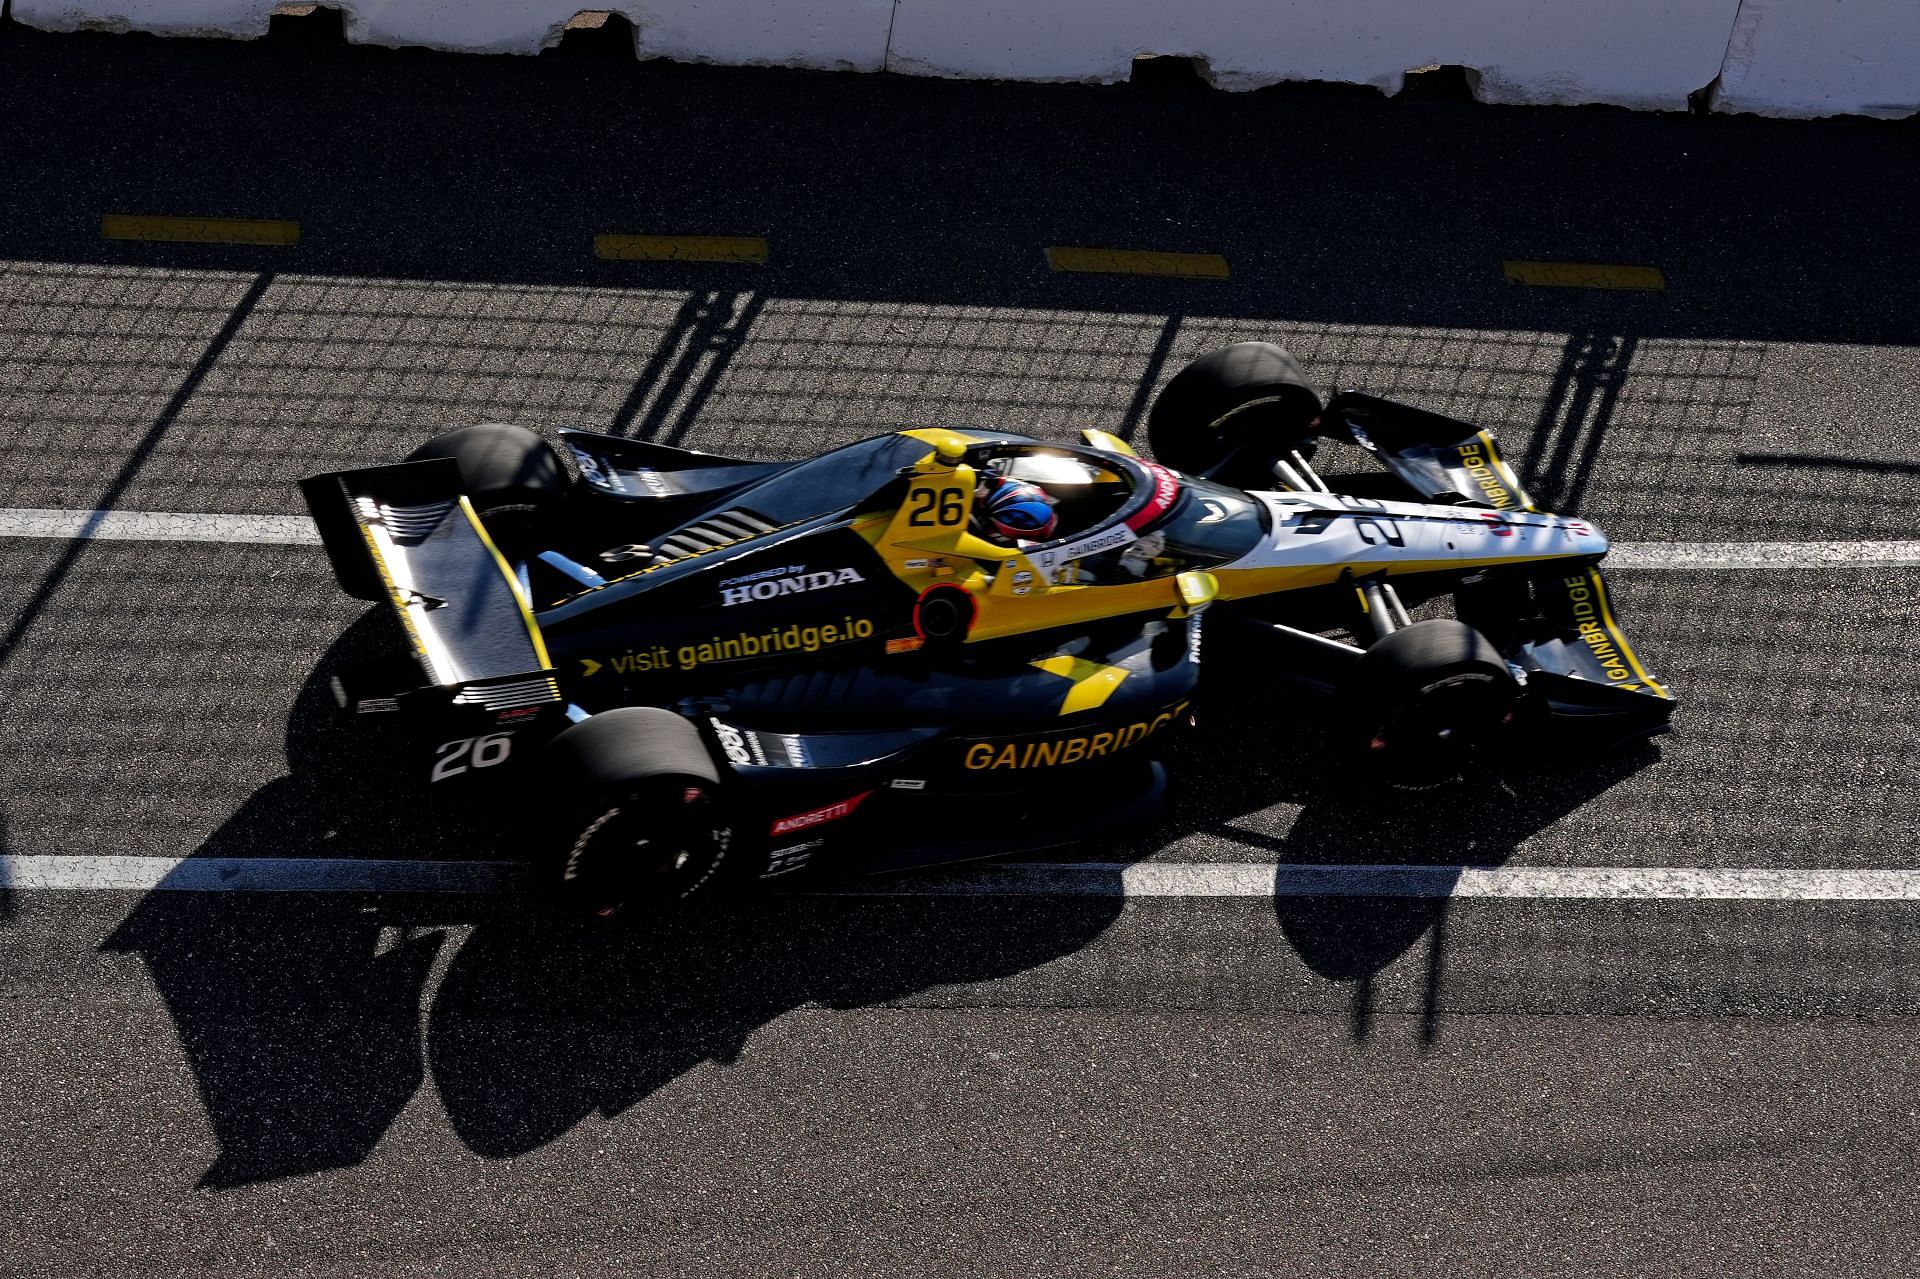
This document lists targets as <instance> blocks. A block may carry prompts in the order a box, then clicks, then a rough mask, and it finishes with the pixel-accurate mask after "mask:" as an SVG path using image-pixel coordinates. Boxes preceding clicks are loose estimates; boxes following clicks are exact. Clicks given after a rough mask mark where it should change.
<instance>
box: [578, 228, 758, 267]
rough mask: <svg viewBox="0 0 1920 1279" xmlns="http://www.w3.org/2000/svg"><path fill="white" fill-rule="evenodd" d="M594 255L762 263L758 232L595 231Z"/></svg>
mask: <svg viewBox="0 0 1920 1279" xmlns="http://www.w3.org/2000/svg"><path fill="white" fill-rule="evenodd" d="M593 255H594V256H595V257H597V258H602V259H605V260H606V261H609V262H747V263H753V264H756V265H758V264H764V263H765V262H766V260H767V242H766V240H765V239H763V238H762V237H760V236H757V235H596V236H594V237H593Z"/></svg>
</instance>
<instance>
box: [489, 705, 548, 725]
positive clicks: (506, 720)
mask: <svg viewBox="0 0 1920 1279" xmlns="http://www.w3.org/2000/svg"><path fill="white" fill-rule="evenodd" d="M541 709H542V708H541V707H538V706H516V707H514V708H513V709H512V710H505V711H501V712H500V713H499V714H497V715H495V716H494V717H493V722H494V723H496V724H511V723H513V722H515V721H516V720H523V719H532V718H533V717H534V716H536V715H538V714H539V713H540V711H541Z"/></svg>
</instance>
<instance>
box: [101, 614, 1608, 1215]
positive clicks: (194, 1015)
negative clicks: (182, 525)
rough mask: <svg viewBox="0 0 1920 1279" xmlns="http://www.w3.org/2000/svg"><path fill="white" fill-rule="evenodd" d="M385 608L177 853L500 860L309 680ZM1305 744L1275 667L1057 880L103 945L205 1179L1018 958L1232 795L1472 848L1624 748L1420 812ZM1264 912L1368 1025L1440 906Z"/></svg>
mask: <svg viewBox="0 0 1920 1279" xmlns="http://www.w3.org/2000/svg"><path fill="white" fill-rule="evenodd" d="M389 625H390V624H389V623H388V622H387V621H386V620H385V619H384V618H382V617H381V616H380V615H378V614H369V615H368V616H367V617H366V618H364V619H363V620H362V621H361V622H359V623H356V624H355V625H354V626H353V627H352V628H350V629H349V630H348V631H347V632H346V633H345V634H344V635H343V636H342V637H341V639H340V640H339V641H338V642H337V643H336V644H335V646H334V648H333V649H332V650H331V651H330V652H329V654H328V655H327V657H326V658H325V659H323V661H322V662H321V664H320V665H319V667H318V668H317V669H316V670H315V671H314V673H313V674H312V675H311V676H310V677H309V679H308V680H307V682H306V685H305V686H304V688H303V690H302V692H301V694H300V696H299V698H298V699H297V701H296V704H295V706H294V708H293V711H292V714H291V716H290V718H289V723H288V732H287V746H288V760H289V765H290V771H289V775H288V776H286V777H283V778H280V779H278V780H276V781H274V782H272V783H270V784H269V785H267V786H264V787H262V788H261V789H260V790H259V791H258V792H256V793H255V795H254V796H253V797H252V798H251V799H250V800H249V801H248V802H247V803H246V804H245V805H243V806H242V808H241V809H240V810H239V811H237V812H236V813H235V814H234V815H233V817H232V818H231V819H229V820H228V821H227V822H226V823H224V824H223V825H222V827H221V828H220V829H219V830H218V831H217V832H215V834H214V835H212V836H211V837H210V838H209V839H208V840H207V841H206V843H205V844H204V845H203V846H202V847H201V848H200V849H199V850H197V853H196V855H197V856H201V857H243V856H257V855H262V854H266V855H274V856H282V857H347V856H353V855H363V856H364V855H369V854H371V855H378V856H388V857H391V856H400V855H404V856H411V857H421V858H428V859H432V858H449V857H454V858H488V857H499V856H511V855H512V851H513V850H512V847H511V840H510V839H509V838H506V837H503V835H502V833H501V832H500V831H499V830H498V829H495V828H493V827H492V826H491V825H490V823H489V820H488V818H487V816H486V814H485V812H484V810H478V809H463V808H462V807H461V806H460V805H457V804H449V803H444V802H441V801H438V800H437V799H436V798H435V797H433V796H431V795H429V794H427V793H425V791H424V789H423V788H420V787H409V786H406V785H403V784H397V782H396V778H397V777H398V776H400V774H399V772H398V764H399V760H400V756H399V754H398V752H397V751H396V749H395V748H394V746H393V744H392V743H391V742H390V741H389V740H387V736H386V735H385V734H382V733H380V732H377V731H376V732H372V733H362V732H359V731H356V726H355V725H353V724H351V723H343V722H342V721H340V720H339V719H338V717H337V716H335V715H334V714H333V713H332V710H331V697H330V694H329V692H328V684H327V681H328V677H329V676H330V675H331V674H332V672H333V671H334V670H335V669H336V668H337V667H338V666H339V665H340V664H341V663H344V662H347V661H351V660H356V659H358V658H361V657H364V656H367V655H369V654H373V653H377V652H379V651H382V649H383V648H384V647H385V646H387V645H389V644H391V643H393V642H394V636H393V635H392V633H391V631H390V630H388V629H387V627H388V626H389ZM1219 700H1222V701H1225V700H1227V699H1219ZM1275 724H1289V725H1291V726H1293V728H1294V731H1290V732H1287V733H1276V732H1275V731H1274V725H1275ZM1314 740H1315V735H1314V732H1313V729H1312V727H1311V725H1310V723H1308V722H1307V721H1305V720H1304V719H1303V718H1302V716H1301V714H1300V712H1299V711H1298V709H1297V705H1296V704H1295V703H1294V702H1293V701H1291V700H1290V699H1288V698H1286V697H1285V695H1284V694H1283V693H1281V692H1280V691H1278V690H1270V691H1268V692H1267V693H1266V694H1263V695H1255V696H1247V695H1245V694H1244V693H1242V694H1237V695H1236V696H1235V697H1233V698H1232V699H1231V703H1230V705H1225V706H1222V707H1221V709H1220V711H1219V713H1218V714H1217V715H1216V716H1215V722H1214V723H1213V724H1212V725H1210V726H1209V731H1208V732H1207V733H1205V734H1200V735H1196V737H1195V738H1194V739H1193V743H1194V744H1193V751H1192V757H1191V758H1189V759H1187V760H1186V761H1185V764H1186V767H1187V768H1188V769H1189V770H1190V771H1192V772H1193V773H1195V774H1196V775H1197V776H1201V777H1205V778H1207V779H1208V783H1207V785H1206V787H1205V788H1204V790H1203V789H1201V788H1199V787H1194V788H1191V792H1192V793H1191V794H1190V795H1189V796H1188V797H1187V798H1185V799H1182V800H1179V801H1177V802H1176V803H1175V805H1174V806H1173V808H1172V809H1171V811H1170V812H1169V815H1168V819H1167V821H1166V822H1165V823H1164V824H1163V825H1162V826H1161V827H1159V828H1157V829H1155V830H1152V831H1146V832H1141V834H1140V835H1139V836H1138V837H1137V838H1136V839H1135V840H1134V841H1133V843H1132V844H1130V845H1128V846H1126V847H1124V848H1122V849H1121V850H1119V851H1118V852H1117V853H1116V851H1115V850H1114V849H1112V848H1109V849H1107V850H1105V851H1104V852H1103V853H1102V854H1101V856H1102V858H1103V867H1102V869H1099V870H1093V869H1089V871H1088V872H1087V873H1088V874H1091V875H1095V876H1098V875H1101V874H1110V875H1112V876H1113V879H1114V882H1113V883H1112V884H1109V885H1104V886H1102V885H1098V884H1095V885H1089V886H1088V887H1089V888H1090V889H1091V891H1088V892H1085V893H1082V894H1076V895H1072V896H1059V897H957V898H956V897H919V898H916V897H907V896H901V897H887V898H865V897H862V898H855V897H832V896H768V897H762V898H757V899H748V900H745V901H740V902H735V903H720V904H712V905H707V906H703V907H700V908H698V909H696V910H694V911H692V912H690V913H687V914H684V915H682V916H679V917H676V918H674V919H672V920H670V921H656V922H648V923H632V924H623V925H616V926H608V925H605V924H602V923H598V922H597V921H591V922H583V921H578V920H573V919H569V918H562V917H558V916H556V915H554V914H552V913H551V912H549V911H548V910H546V909H545V908H544V907H542V906H540V905H539V904H537V903H535V902H532V901H530V900H527V899H521V898H512V897H472V898H461V897H448V896H438V897H422V896H401V895H392V894H389V895H380V896H372V895H355V896H350V897H349V896H341V895H337V894H320V893H187V892H169V891H156V892H153V893H150V894H148V896H147V897H146V898H145V899H144V900H143V901H142V902H141V903H140V904H139V905H138V906H137V907H136V908H135V910H134V911H133V912H132V914H131V915H130V916H129V917H128V918H127V919H126V920H125V921H124V922H123V923H122V924H121V926H120V927H119V928H118V929H116V930H115V932H114V933H113V934H112V936H111V937H109V938H108V940H107V941H106V942H105V943H104V946H105V948H107V949H111V950H117V951H126V952H137V953H138V954H139V955H140V956H141V957H142V959H143V960H144V962H145V963H146V965H147V967H148V969H149V971H150V972H151V974H152V976H153V980H154V983H155V985H156V986H157V987H158V989H159V991H160V993H161V995H162V997H163V998H164V999H165V1000H166V1002H167V1004H168V1007H169V1010H170V1012H171V1014H172V1016H173V1019H174V1022H175V1025H176V1028H177V1030H178V1033H179V1036H180V1041H181V1044H182V1046H183V1047H184V1049H185V1052H186V1055H187V1058H188V1060H189V1062H190V1063H191V1065H192V1068H193V1070H194V1074H195V1078H196V1081H197V1083H198V1085H199V1090H200V1093H201V1096H202V1098H203V1100H204V1103H205V1106H206V1110H207V1115H208V1118H209V1122H210V1124H211V1127H212V1129H213V1134H214V1137H215V1140H216V1142H217V1145H218V1155H217V1158H216V1159H215V1160H214V1162H213V1164H212V1166H211V1167H209V1168H208V1169H207V1171H206V1173H205V1174H204V1176H203V1177H202V1180H201V1184H202V1185H203V1186H205V1187H209V1188H214V1189H221V1188H228V1187H234V1186H240V1185H245V1184H249V1183H254V1182H258V1181H263V1180H268V1179H272V1178H277V1177H285V1176H294V1175H300V1174H307V1173H314V1172H320V1171H324V1170H328V1169H337V1168H344V1167H351V1166H353V1165H355V1164H358V1163H360V1162H361V1161H363V1160H365V1159H366V1158H367V1157H368V1156H369V1155H370V1154H371V1153H372V1151H373V1150H374V1148H375V1147H376V1146H377V1145H378V1144H379V1143H380V1141H381V1140H382V1138H383V1137H384V1136H385V1134H386V1133H387V1131H388V1129H389V1128H390V1127H391V1126H392V1125H393V1124H394V1122H395V1121H396V1120H397V1119H398V1118H399V1116H400V1115H401V1113H402V1112H403V1111H404V1110H406V1109H407V1108H408V1107H409V1106H410V1105H411V1104H413V1103H414V1101H415V1098H416V1097H417V1096H418V1094H419V1093H420V1090H421V1086H422V1084H423V1083H425V1082H426V1081H427V1079H428V1078H431V1079H432V1081H433V1084H434V1086H435V1089H434V1090H435V1092H437V1095H438V1098H439V1100H440V1102H441V1104H442V1105H443V1106H444V1108H445V1113H446V1115H447V1118H448V1120H449V1122H450V1123H451V1126H452V1128H453V1129H454V1131H455V1133H456V1134H457V1135H458V1136H459V1138H460V1140H461V1141H462V1142H463V1143H464V1144H465V1145H466V1146H467V1147H468V1148H470V1149H471V1150H473V1151H475V1152H476V1153H478V1154H481V1155H484V1156H488V1157H496V1158H498V1157H507V1156H513V1155H517V1154H522V1153H525V1152H528V1151H531V1150H534V1149H537V1148H539V1147H541V1146H543V1145H545V1144H546V1143H548V1142H551V1141H553V1140H555V1139H557V1138H559V1137H561V1136H562V1135H564V1134H565V1133H567V1132H568V1131H570V1130H571V1129H572V1128H573V1127H574V1126H575V1125H576V1124H578V1123H580V1122H581V1121H582V1120H583V1119H585V1118H587V1117H588V1116H591V1115H596V1114H597V1115H601V1116H612V1115H617V1114H619V1113H620V1112H622V1111H623V1110H626V1109H627V1108H629V1107H631V1106H633V1105H635V1104H636V1103H639V1102H641V1101H643V1100H644V1099H645V1098H646V1097H648V1096H649V1095H650V1094H652V1093H654V1092H655V1091H656V1090H658V1089H660V1088H661V1087H663V1086H664V1085H666V1084H668V1083H670V1082H671V1081H673V1080H674V1079H676V1078H678V1077H679V1076H680V1075H682V1074H684V1073H686V1072H687V1071H689V1070H692V1069H695V1068H697V1067H699V1066H700V1065H702V1064H703V1063H709V1062H716V1063H725V1062H729V1061H731V1060H733V1059H734V1058H735V1057H737V1056H738V1055H739V1054H740V1053H741V1051H742V1049H743V1046H744V1045H745V1044H746V1043H747V1041H748V1040H749V1039H750V1038H751V1037H752V1036H753V1035H754V1034H755V1032H756V1031H758V1030H759V1029H760V1028H761V1027H763V1026H765V1025H767V1024H768V1023H769V1022H771V1021H773V1020H774V1019H776V1018H778V1017H781V1016H783V1015H784V1014H787V1013H789V1012H791V1011H793V1010H795V1009H799V1008H803V1007H807V1006H824V1007H829V1008H857V1007H866V1006H886V1005H888V1004H891V1003H896V1002H902V1001H907V1000H913V999H916V998H920V997H923V996H924V995H925V993H926V992H927V991H929V990H930V989H931V988H934V987H941V986H955V985H959V986H964V985H966V984H969V983H988V982H1002V981H1006V980H1008V979H1014V980H1018V979H1019V976H1020V974H1023V973H1026V972H1028V971H1029V970H1032V969H1035V968H1038V967H1039V966H1041V965H1044V964H1047V963H1049V962H1050V961H1053V960H1056V959H1059V958H1061V957H1063V956H1066V955H1070V954H1073V953H1075V952H1077V951H1079V950H1080V949H1082V948H1083V947H1086V946H1087V945H1089V944H1090V943H1092V942H1093V941H1094V940H1095V939H1097V938H1098V937H1100V936H1101V934H1102V933H1104V932H1105V931H1106V930H1107V929H1108V927H1109V926H1111V925H1112V924H1113V923H1114V922H1115V920H1116V919H1117V918H1118V917H1119V915H1120V914H1121V912H1122V911H1123V909H1124V908H1125V898H1124V893H1123V891H1122V888H1121V885H1120V883H1119V880H1120V876H1121V870H1120V867H1122V866H1124V865H1125V864H1127V862H1129V861H1131V860H1133V859H1134V858H1135V857H1138V856H1146V855H1149V854H1151V853H1152V852H1154V851H1155V850H1156V848H1157V847H1160V846H1164V844H1165V843H1166V842H1167V841H1168V840H1170V839H1177V838H1180V837H1182V836H1184V835H1189V834H1195V833H1205V832H1213V833H1218V832H1220V831H1221V830H1222V829H1223V827H1222V822H1223V821H1229V820H1231V819H1232V817H1233V816H1234V815H1237V814H1245V813H1252V812H1257V811H1260V810H1264V809H1267V808H1270V807H1272V806H1274V805H1276V804H1286V803H1295V804H1300V805H1301V806H1302V809H1301V812H1300V814H1299V816H1298V817H1297V818H1296V819H1295V820H1294V822H1293V824H1292V827H1291V829H1290V830H1288V831H1286V832H1285V833H1284V834H1282V835H1278V836H1275V837H1272V838H1268V837H1264V836H1257V835H1249V834H1247V833H1246V832H1244V831H1239V830H1235V831H1234V832H1233V835H1232V837H1233V838H1237V839H1241V840H1243V841H1246V840H1251V841H1252V842H1254V843H1256V844H1259V845H1261V847H1262V852H1263V857H1262V859H1263V860H1275V861H1280V862H1316V863H1327V862H1365V861H1383V860H1387V861H1409V860H1428V861H1432V862H1434V863H1436V864H1449V865H1453V864H1474V865H1490V864H1497V863H1498V862H1500V861H1502V860H1504V859H1505V857H1506V856H1507V855H1508V854H1509V853H1510V852H1511V851H1512V849H1513V847H1514V846H1515V845H1516V844H1517V843H1518V841H1519V840H1520V839H1521V838H1523V837H1524V836H1525V835H1526V834H1527V833H1529V832H1531V831H1533V830H1537V829H1539V827H1540V826H1542V825H1544V824H1546V823H1547V822H1550V821H1552V820H1553V819H1554V818H1555V817H1556V816H1558V815H1559V814H1560V813H1563V812H1565V811H1567V810H1568V809H1570V808H1572V807H1574V806H1576V805H1578V804H1579V803H1581V802H1584V799H1585V798H1587V797H1588V796H1590V795H1591V794H1593V793H1594V791H1595V789H1596V788H1597V787H1603V786H1605V785H1608V784H1611V779H1612V778H1614V777H1617V776H1618V775H1620V770H1623V769H1627V768H1629V767H1637V763H1635V764H1632V765H1629V764H1628V763H1627V762H1625V761H1622V760H1616V761H1615V763H1614V765H1613V767H1611V768H1610V769H1608V770H1604V771H1600V772H1596V773H1594V774H1592V775H1590V776H1586V775H1583V779H1582V780H1581V781H1579V783H1578V784H1569V781H1568V779H1567V778H1566V777H1560V778H1558V779H1557V781H1555V782H1554V783H1553V784H1550V785H1542V786H1539V787H1536V788H1535V789H1533V790H1531V791H1529V790H1525V789H1520V790H1514V789H1513V788H1508V789H1507V790H1506V791H1505V792H1502V793H1501V794H1499V795H1494V796H1482V797H1481V798H1480V799H1479V800H1477V801H1469V800H1465V799H1462V798H1460V797H1457V796H1456V797H1455V799H1454V800H1453V801H1450V803H1449V808H1448V809H1447V819H1446V820H1444V821H1435V812H1434V809H1433V808H1432V805H1431V802H1425V801H1416V802H1413V803H1408V804H1402V805H1398V806H1394V805H1381V804H1378V803H1374V804H1372V805H1368V806H1356V805H1355V804H1354V803H1353V802H1352V798H1351V796H1350V795H1349V794H1346V793H1344V792H1342V791H1341V789H1340V788H1339V787H1338V786H1337V785H1336V781H1337V779H1335V778H1333V777H1330V776H1329V775H1328V774H1327V772H1326V770H1325V769H1324V768H1323V767H1321V766H1320V765H1319V764H1317V763H1316V760H1317V758H1318V756H1317V754H1316V752H1315V750H1314V748H1313V742H1314ZM1430 798H1431V797H1429V800H1430ZM1476 804H1477V805H1478V806H1477V807H1476ZM1414 850H1418V851H1417V852H1416V851H1414ZM1275 909H1276V911H1277V913H1278V918H1279V924H1280V927H1281V929H1282V930H1283V932H1284V933H1285V935H1286V937H1287V938H1288V939H1289V940H1290V941H1291V943H1292V944H1293V946H1294V947H1295V949H1297V950H1298V951H1299V953H1300V955H1301V957H1302V959H1303V960H1304V961H1305V963H1306V964H1307V965H1308V966H1309V967H1310V968H1311V969H1312V970H1313V971H1314V972H1316V973H1318V974H1320V975H1321V976H1323V977H1325V978H1327V979H1328V980H1331V981H1341V982H1349V981H1350V982H1353V983H1354V985H1355V992H1356V995H1355V1000H1356V1002H1355V1032H1356V1034H1364V1033H1365V1027H1366V1019H1367V1017H1369V1016H1370V1015H1371V1004H1370V998H1371V994H1370V992H1371V984H1370V983H1371V979H1372V976H1373V974H1375V973H1377V972H1379V971H1380V970H1381V969H1383V968H1385V967H1386V966H1387V965H1389V964H1391V963H1393V962H1394V961H1395V960H1396V959H1398V958H1399V956H1401V955H1402V954H1404V953H1405V952H1406V951H1407V950H1408V949H1409V948H1410V947H1412V946H1413V945H1414V944H1415V943H1416V942H1417V941H1418V940H1419V938H1420V937H1422V936H1423V935H1425V934H1426V933H1427V932H1428V931H1429V930H1432V929H1436V928H1444V923H1445V917H1446V910H1447V902H1446V901H1445V900H1444V899H1439V900H1428V899H1422V900H1411V901H1410V900H1399V899H1357V898H1345V899H1342V898H1320V899H1297V898H1287V897H1277V898H1276V900H1275ZM1439 949H1440V947H1439V938H1437V937H1436V939H1435V943H1434V950H1435V952H1436V954H1437V952H1438V950H1439ZM1430 995H1437V992H1430ZM1431 1007H1432V1004H1431V1003H1430V1010H1431Z"/></svg>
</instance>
